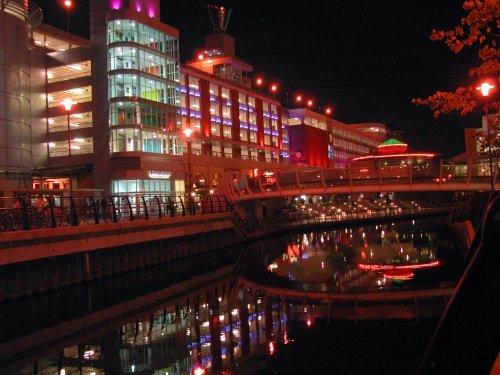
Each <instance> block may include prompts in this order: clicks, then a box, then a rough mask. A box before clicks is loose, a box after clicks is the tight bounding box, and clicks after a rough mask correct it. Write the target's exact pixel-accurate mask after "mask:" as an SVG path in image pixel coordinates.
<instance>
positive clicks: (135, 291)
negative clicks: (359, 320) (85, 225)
mask: <svg viewBox="0 0 500 375" xmlns="http://www.w3.org/2000/svg"><path fill="white" fill-rule="evenodd" d="M413 224H414V223H407V224H392V223H389V224H387V225H378V226H373V227H363V228H361V227H359V228H352V229H340V228H337V229H335V230H333V229H332V230H330V231H326V232H325V231H319V232H316V233H307V234H303V233H302V234H290V235H283V236H275V237H272V238H269V239H268V240H266V241H262V242H259V243H256V244H252V245H250V246H249V247H247V248H244V249H226V250H225V251H224V252H220V253H218V254H211V255H207V256H206V257H203V256H200V257H199V258H196V259H186V260H185V261H184V263H183V262H180V261H179V262H177V263H176V264H169V265H165V266H161V267H158V268H153V269H148V270H144V271H141V272H138V273H136V274H131V275H122V276H121V278H110V279H108V280H103V281H102V282H100V283H90V284H88V285H82V286H79V287H78V288H77V289H71V290H67V291H64V290H63V291H60V293H59V294H60V296H58V295H57V294H54V295H53V296H52V295H51V296H43V295H41V296H39V298H40V300H37V299H36V298H38V297H33V298H32V299H30V300H26V301H19V302H15V303H13V304H11V305H8V304H4V305H3V306H2V310H3V312H1V311H0V317H2V319H1V321H2V324H3V325H2V326H1V327H2V328H1V329H0V338H1V340H0V349H1V348H2V347H3V348H4V349H6V350H4V353H1V350H0V370H1V371H0V372H2V374H3V373H5V374H10V373H12V374H19V375H24V374H44V375H45V374H51V375H52V374H54V375H69V374H85V375H98V374H133V373H140V374H158V375H160V374H161V375H167V374H168V375H173V374H192V373H194V372H195V369H198V367H197V366H199V369H200V372H199V373H203V371H205V372H206V373H207V374H215V373H219V372H221V371H224V373H225V374H230V373H231V372H230V371H231V370H230V369H233V371H238V373H241V374H250V373H256V372H255V371H254V370H255V368H257V367H258V366H259V365H262V362H264V361H260V359H263V358H264V359H265V358H269V356H270V355H271V356H273V357H276V355H277V356H279V353H280V352H281V349H280V348H284V346H283V345H286V344H287V343H289V342H290V340H289V337H288V334H290V333H291V332H290V331H289V329H290V326H291V325H292V324H293V323H294V321H302V322H303V323H304V324H305V326H310V325H313V327H314V325H315V322H314V319H315V315H314V312H313V310H312V309H313V308H316V307H315V306H312V305H311V301H309V302H308V303H306V302H305V301H304V300H303V299H302V298H299V299H298V300H295V302H294V301H293V300H290V299H287V298H286V297H284V295H282V294H280V293H281V292H278V294H273V293H272V292H271V291H270V290H267V291H266V289H265V288H260V287H252V286H249V285H251V284H245V283H246V281H245V279H247V277H248V276H253V279H254V280H257V279H259V278H261V279H260V280H259V281H268V280H271V281H272V282H276V281H277V282H278V284H275V285H278V286H280V285H282V283H281V281H280V280H285V281H286V283H285V284H286V285H290V284H293V285H294V286H295V287H297V286H298V287H304V286H306V287H308V288H313V287H312V286H311V285H312V284H315V286H314V287H315V288H319V289H320V290H322V288H325V285H326V288H328V287H329V286H330V285H333V288H336V287H337V285H335V283H333V284H332V283H326V282H325V280H329V281H331V277H332V273H331V272H332V270H329V271H328V272H329V273H328V272H327V271H326V268H327V267H326V264H327V262H330V263H331V260H329V261H327V260H325V259H326V258H325V259H323V260H321V258H320V257H319V256H320V255H321V256H323V257H325V256H326V255H325V254H327V255H328V254H331V253H335V252H341V251H342V249H343V248H346V247H347V248H350V247H351V245H352V247H353V248H356V249H357V253H358V256H356V257H353V260H352V262H351V260H350V259H349V257H348V253H345V254H343V256H342V262H343V263H345V264H344V265H342V262H340V263H341V264H340V265H339V267H344V266H345V265H347V266H346V268H345V269H344V270H343V271H342V274H341V275H342V276H341V277H344V280H343V281H342V284H341V285H342V286H343V287H344V288H345V289H343V291H349V290H355V289H356V288H357V287H359V286H360V285H365V284H363V282H361V281H363V280H365V278H363V277H361V276H359V275H362V274H371V273H370V272H366V271H364V270H360V268H359V265H360V264H363V263H362V262H363V260H365V261H366V259H365V258H363V257H362V256H361V255H360V254H361V252H365V255H366V254H370V252H371V250H373V252H374V256H373V259H377V264H380V262H381V260H380V259H378V258H377V252H378V251H379V250H378V249H377V248H376V247H373V246H378V245H381V244H382V243H384V244H397V245H398V246H400V248H401V247H403V249H404V253H405V254H406V253H408V254H410V252H409V247H408V248H407V247H406V246H407V244H409V243H411V244H412V246H413V248H414V249H417V252H416V253H418V254H421V257H422V259H424V258H425V260H426V261H429V262H432V261H433V260H435V259H439V258H440V253H443V254H446V251H448V250H449V249H448V248H447V247H446V246H444V245H443V243H444V242H441V243H440V240H439V237H440V236H439V235H434V234H432V233H434V232H430V231H428V230H427V228H426V227H425V225H423V226H422V224H421V225H420V226H418V227H417V226H414V225H413ZM433 224H434V225H436V224H437V221H436V220H433ZM417 228H418V229H417ZM382 233H383V234H382ZM365 244H367V245H365ZM443 249H444V250H446V251H443ZM240 255H244V256H243V257H241V256H240ZM441 255H442V254H441ZM293 257H295V258H297V259H299V260H302V261H304V262H307V261H310V260H315V262H316V266H317V267H316V268H314V269H310V270H308V269H307V268H306V271H307V272H305V271H302V275H309V276H308V278H305V279H302V280H301V281H299V280H298V278H297V277H296V276H294V277H290V274H291V273H290V272H287V273H286V274H285V275H284V276H285V277H284V278H281V277H279V276H278V275H277V274H276V273H275V272H272V273H270V272H268V271H266V266H269V265H270V264H274V263H276V262H273V260H274V259H280V260H283V261H284V263H287V264H288V265H294V263H299V262H298V261H293V262H288V260H291V259H292V258H293ZM316 258H317V259H316ZM369 258H370V259H372V257H371V255H370V256H369ZM360 259H361V263H360ZM384 259H385V262H388V261H387V258H384ZM389 259H392V258H390V257H389ZM402 259H403V261H406V262H409V263H411V262H412V259H413V255H412V256H410V257H409V258H408V259H407V258H406V257H405V256H403V257H402ZM405 259H406V260H405ZM285 261H286V262H285ZM284 263H283V264H284ZM389 263H390V262H389ZM283 264H281V266H278V269H280V267H281V268H282V269H284V267H283ZM373 264H375V262H374V263H373ZM322 270H325V271H324V272H322ZM354 272H355V273H356V275H358V276H359V277H354V276H352V277H351V278H348V276H349V274H350V273H351V274H353V273H354ZM341 277H340V276H339V277H338V279H339V280H340V278H341ZM294 278H295V280H291V279H294ZM247 280H249V279H247ZM301 283H302V284H301ZM76 295H78V296H79V297H78V298H76V297H75V296H76ZM65 298H66V299H65ZM120 298H121V299H120ZM415 301H416V298H415ZM442 301H443V298H442V297H441V298H440V303H441V304H442V303H443V302H442ZM382 303H383V302H382ZM350 304H351V305H352V303H350ZM23 306H24V307H23ZM33 306H36V310H37V313H36V314H34V313H33V312H27V311H28V309H33ZM55 306H64V309H60V308H57V309H56V308H54V307H55ZM328 306H330V305H328ZM331 307H332V311H331V313H332V314H333V313H335V311H333V309H334V303H332V305H331ZM424 307H425V306H422V309H424ZM326 308H328V307H326ZM360 308H362V306H361V305H360ZM343 309H344V307H343V306H338V309H337V310H336V311H338V313H339V316H340V315H342V314H344V310H343ZM439 309H442V306H440V307H439ZM16 311H17V313H16ZM30 311H32V310H30ZM359 311H361V309H360V310H359ZM57 313H63V314H61V316H60V317H59V316H57ZM347 314H348V315H349V316H352V308H351V307H349V311H348V312H347ZM49 316H50V318H51V320H49V319H48V317H49ZM354 316H357V317H360V316H361V315H360V314H357V313H356V312H354ZM44 317H45V318H44ZM56 318H57V319H58V320H56ZM30 324H31V326H32V327H31V326H30ZM28 329H29V330H28ZM43 332H45V335H46V336H45V337H42V336H44V335H43ZM286 347H287V348H288V347H289V346H286ZM6 351H9V355H10V358H7V357H4V358H2V355H3V356H5V355H6ZM276 352H278V353H276ZM303 360H304V361H305V360H311V358H308V359H306V358H304V359H303ZM259 361H260V362H259ZM3 363H4V364H6V367H4V368H2V364H3ZM7 365H8V367H7ZM234 369H237V370H234ZM4 370H5V372H3V371H4ZM257 373H258V372H257Z"/></svg>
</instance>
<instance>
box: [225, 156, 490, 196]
mask: <svg viewBox="0 0 500 375" xmlns="http://www.w3.org/2000/svg"><path fill="white" fill-rule="evenodd" d="M497 179H498V175H497V173H496V171H494V173H493V181H494V183H495V184H498V182H497ZM490 182H491V177H490V175H489V172H488V171H485V170H484V166H482V165H469V166H468V168H467V173H464V172H463V170H460V169H459V168H457V167H456V166H454V165H443V164H440V165H431V166H427V167H425V168H420V167H418V166H412V165H406V166H398V167H391V166H386V167H380V168H377V169H371V170H370V169H367V168H347V169H325V168H320V167H301V168H294V169H292V168H280V169H276V170H273V169H270V170H268V171H266V173H265V174H263V175H261V176H258V177H249V176H247V177H244V178H241V179H239V180H236V181H234V180H233V181H231V182H230V185H229V187H230V189H229V191H230V192H231V196H232V198H234V199H241V198H244V197H247V198H249V199H251V197H250V196H251V195H252V194H267V195H269V193H270V192H276V193H280V194H281V195H287V193H288V191H291V190H300V191H302V190H307V189H324V190H325V191H328V190H329V189H330V190H332V189H334V188H342V187H344V188H345V189H346V191H347V190H350V189H354V188H356V189H359V188H362V187H369V186H371V187H372V189H377V188H378V187H381V188H385V187H387V186H394V185H396V186H407V187H415V186H419V185H420V186H426V187H427V189H428V190H440V189H442V190H445V189H455V188H457V189H459V188H460V187H463V188H472V187H473V186H478V185H479V184H482V185H484V186H483V187H486V188H487V189H489V185H490ZM271 195H272V193H271Z"/></svg>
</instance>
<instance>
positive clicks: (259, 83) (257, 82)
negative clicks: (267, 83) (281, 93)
mask: <svg viewBox="0 0 500 375" xmlns="http://www.w3.org/2000/svg"><path fill="white" fill-rule="evenodd" d="M263 83H264V80H263V79H262V78H257V80H256V81H255V84H256V85H257V87H258V88H259V92H260V88H261V87H262V84H263Z"/></svg>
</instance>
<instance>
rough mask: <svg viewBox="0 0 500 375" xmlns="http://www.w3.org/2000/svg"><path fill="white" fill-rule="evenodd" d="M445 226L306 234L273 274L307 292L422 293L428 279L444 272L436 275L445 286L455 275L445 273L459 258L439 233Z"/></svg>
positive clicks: (273, 266)
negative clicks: (399, 290) (400, 290)
mask: <svg viewBox="0 0 500 375" xmlns="http://www.w3.org/2000/svg"><path fill="white" fill-rule="evenodd" d="M439 223H440V220H438V221H432V222H429V223H428V224H427V225H425V222H420V223H419V224H418V225H416V223H415V220H412V221H408V222H399V223H394V222H393V223H387V224H379V225H370V226H360V227H351V228H339V229H335V230H328V231H322V232H309V233H300V234H297V235H295V236H294V237H293V238H291V239H290V240H289V242H288V243H287V248H286V250H285V251H284V252H283V253H281V254H279V255H278V256H277V257H276V258H275V259H274V260H273V261H271V262H270V264H269V266H268V270H269V271H271V272H273V273H276V274H278V275H280V276H282V277H284V278H288V279H289V280H293V281H294V282H295V285H297V286H299V287H300V286H302V288H303V289H306V290H322V291H335V292H339V291H342V292H368V291H375V290H388V289H392V288H394V287H395V286H398V287H401V285H405V286H410V285H411V286H412V287H418V284H419V283H425V282H426V281H428V280H425V277H421V276H422V275H424V274H425V273H426V272H427V273H429V269H432V268H439V267H441V269H440V270H436V272H434V273H439V274H441V276H442V277H441V278H440V281H448V280H447V279H446V278H447V277H449V273H448V272H443V270H442V269H443V268H445V267H446V268H448V269H449V268H450V267H451V266H452V265H450V264H449V263H447V264H443V260H445V261H446V260H448V258H449V257H450V256H454V255H456V254H453V253H454V252H455V249H454V248H453V247H452V246H451V240H450V238H446V237H442V233H441V234H439V236H438V234H437V233H436V226H437V225H438V224H439ZM429 224H431V225H432V226H429ZM456 276H458V275H455V277H456ZM414 279H418V280H417V281H418V282H415V280H414ZM410 282H412V283H410Z"/></svg>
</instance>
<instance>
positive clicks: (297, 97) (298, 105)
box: [295, 94, 302, 108]
mask: <svg viewBox="0 0 500 375" xmlns="http://www.w3.org/2000/svg"><path fill="white" fill-rule="evenodd" d="M295 102H296V103H297V108H300V106H301V105H302V95H300V94H299V95H297V96H296V97H295Z"/></svg>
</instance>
